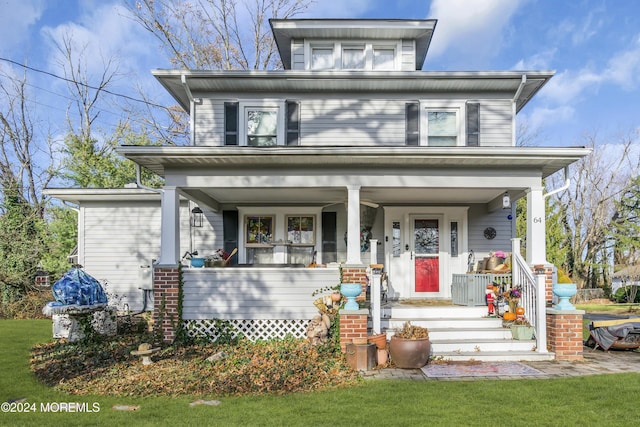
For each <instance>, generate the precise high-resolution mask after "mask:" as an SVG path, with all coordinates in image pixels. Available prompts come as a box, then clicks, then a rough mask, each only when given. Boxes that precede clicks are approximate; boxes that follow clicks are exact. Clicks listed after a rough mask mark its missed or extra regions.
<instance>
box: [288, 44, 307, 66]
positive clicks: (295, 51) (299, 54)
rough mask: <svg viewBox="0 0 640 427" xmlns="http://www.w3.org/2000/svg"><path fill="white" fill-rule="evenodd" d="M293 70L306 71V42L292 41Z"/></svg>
mask: <svg viewBox="0 0 640 427" xmlns="http://www.w3.org/2000/svg"><path fill="white" fill-rule="evenodd" d="M291 69H292V70H304V40H292V41H291Z"/></svg>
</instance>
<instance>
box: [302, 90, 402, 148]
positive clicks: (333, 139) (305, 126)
mask: <svg viewBox="0 0 640 427" xmlns="http://www.w3.org/2000/svg"><path fill="white" fill-rule="evenodd" d="M300 115H301V126H300V128H301V130H300V133H301V141H302V145H308V146H322V145H342V146H358V145H360V146H364V145H372V144H379V145H404V143H405V103H404V102H403V101H397V100H361V99H325V100H305V101H304V102H303V103H302V105H301V109H300Z"/></svg>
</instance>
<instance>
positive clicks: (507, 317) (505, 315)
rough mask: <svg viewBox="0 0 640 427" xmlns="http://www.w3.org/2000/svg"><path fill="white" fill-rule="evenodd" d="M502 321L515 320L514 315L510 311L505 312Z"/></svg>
mask: <svg viewBox="0 0 640 427" xmlns="http://www.w3.org/2000/svg"><path fill="white" fill-rule="evenodd" d="M503 318H504V320H516V314H515V313H512V312H510V311H507V312H506V313H505V314H504V316H503Z"/></svg>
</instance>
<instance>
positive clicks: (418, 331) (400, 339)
mask: <svg viewBox="0 0 640 427" xmlns="http://www.w3.org/2000/svg"><path fill="white" fill-rule="evenodd" d="M389 355H390V356H391V360H393V363H394V364H395V365H396V366H397V367H398V368H402V369H416V368H422V367H423V366H424V365H426V364H427V362H428V361H429V356H430V355H431V342H430V341H429V330H428V329H427V328H423V327H421V326H414V325H412V324H411V322H405V323H404V325H403V327H402V329H400V330H398V331H396V333H395V334H394V335H393V336H392V337H391V340H390V341H389Z"/></svg>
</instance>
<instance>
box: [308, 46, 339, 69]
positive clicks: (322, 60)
mask: <svg viewBox="0 0 640 427" xmlns="http://www.w3.org/2000/svg"><path fill="white" fill-rule="evenodd" d="M333 68H335V61H334V58H333V45H331V46H317V47H312V48H311V69H313V70H331V69H333Z"/></svg>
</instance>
